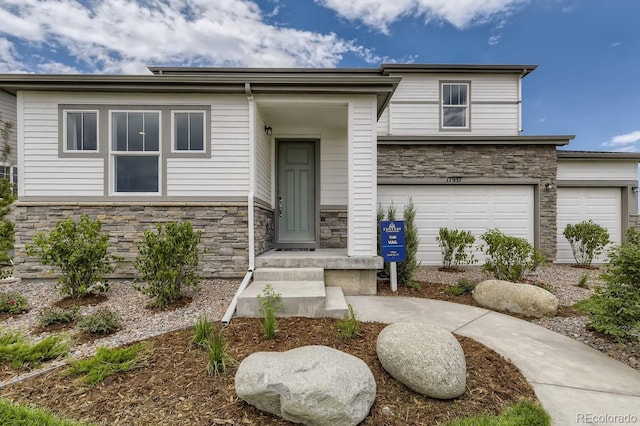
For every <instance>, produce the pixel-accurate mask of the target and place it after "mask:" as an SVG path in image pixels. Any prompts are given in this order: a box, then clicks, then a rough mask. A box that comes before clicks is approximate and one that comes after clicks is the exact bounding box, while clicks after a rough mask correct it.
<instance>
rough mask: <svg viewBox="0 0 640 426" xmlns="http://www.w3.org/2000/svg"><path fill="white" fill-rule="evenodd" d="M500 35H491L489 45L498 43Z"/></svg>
mask: <svg viewBox="0 0 640 426" xmlns="http://www.w3.org/2000/svg"><path fill="white" fill-rule="evenodd" d="M500 37H501V36H499V35H493V36H491V37H489V41H488V43H489V46H495V45H496V44H498V43H500Z"/></svg>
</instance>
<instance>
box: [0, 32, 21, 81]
mask: <svg viewBox="0 0 640 426" xmlns="http://www.w3.org/2000/svg"><path fill="white" fill-rule="evenodd" d="M0 58H2V59H0V73H16V72H23V69H22V66H21V65H20V61H19V60H18V58H17V57H16V52H15V48H14V46H13V43H11V42H10V41H9V40H5V39H2V38H0Z"/></svg>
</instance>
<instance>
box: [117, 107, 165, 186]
mask: <svg viewBox="0 0 640 426" xmlns="http://www.w3.org/2000/svg"><path fill="white" fill-rule="evenodd" d="M118 112H126V113H139V114H144V113H156V114H158V151H116V150H114V140H113V136H114V135H113V114H114V113H118ZM108 113H109V175H110V177H109V195H117V196H120V197H122V196H124V197H144V196H159V195H162V173H163V170H162V111H161V110H153V109H149V110H147V109H114V110H109V112H108ZM117 156H128V157H135V156H141V157H151V156H157V158H158V192H116V161H115V159H116V157H117Z"/></svg>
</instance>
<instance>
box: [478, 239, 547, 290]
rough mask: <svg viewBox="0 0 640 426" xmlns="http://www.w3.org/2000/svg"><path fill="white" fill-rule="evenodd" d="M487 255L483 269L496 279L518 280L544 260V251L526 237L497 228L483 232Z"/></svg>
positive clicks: (484, 247)
mask: <svg viewBox="0 0 640 426" xmlns="http://www.w3.org/2000/svg"><path fill="white" fill-rule="evenodd" d="M481 238H482V240H483V241H484V246H483V249H484V253H485V255H486V256H487V260H486V261H485V264H484V265H482V269H483V270H484V271H486V272H488V273H490V274H492V275H493V276H494V277H495V278H496V279H499V280H506V281H511V282H518V281H520V280H521V279H522V278H524V277H525V276H526V275H527V274H528V273H529V272H532V271H535V270H536V268H537V267H538V266H540V265H541V264H542V263H543V262H544V256H543V255H542V253H541V252H540V251H539V250H537V249H535V248H534V247H533V246H532V245H531V243H529V242H528V241H527V240H525V239H524V238H518V237H512V236H509V235H505V234H503V233H502V232H500V231H499V230H497V229H491V230H489V231H487V232H485V233H484V234H482V237H481Z"/></svg>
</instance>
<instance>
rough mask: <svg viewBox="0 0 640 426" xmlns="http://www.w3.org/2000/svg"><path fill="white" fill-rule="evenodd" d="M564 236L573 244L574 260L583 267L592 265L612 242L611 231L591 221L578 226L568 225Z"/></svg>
mask: <svg viewBox="0 0 640 426" xmlns="http://www.w3.org/2000/svg"><path fill="white" fill-rule="evenodd" d="M563 235H564V237H565V238H566V239H567V240H568V241H569V244H571V250H572V251H573V258H574V259H575V260H576V263H577V264H578V265H581V266H589V265H591V262H593V258H594V257H596V256H598V255H599V254H600V253H602V250H604V247H605V246H606V245H607V244H609V243H610V242H611V240H609V231H607V230H606V229H605V228H604V227H602V226H600V225H598V224H597V223H594V222H593V221H591V220H585V221H582V222H580V223H578V224H576V225H572V224H568V225H567V226H566V227H565V228H564V232H563Z"/></svg>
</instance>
